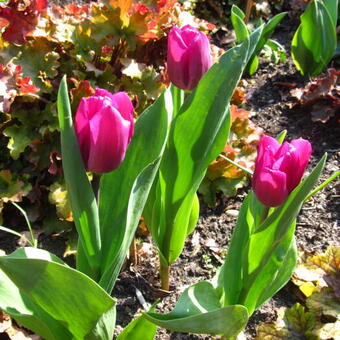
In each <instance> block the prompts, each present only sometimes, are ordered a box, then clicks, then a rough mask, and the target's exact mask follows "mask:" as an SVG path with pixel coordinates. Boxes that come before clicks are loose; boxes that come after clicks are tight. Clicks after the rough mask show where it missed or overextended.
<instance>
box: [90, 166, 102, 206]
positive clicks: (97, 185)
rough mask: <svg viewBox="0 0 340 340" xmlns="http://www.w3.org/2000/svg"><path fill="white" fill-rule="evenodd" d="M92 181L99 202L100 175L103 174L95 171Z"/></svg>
mask: <svg viewBox="0 0 340 340" xmlns="http://www.w3.org/2000/svg"><path fill="white" fill-rule="evenodd" d="M92 176H93V177H92V181H91V185H92V190H93V193H94V196H95V198H96V200H97V204H98V203H99V194H100V190H99V189H100V177H101V174H97V173H95V172H94V173H93V174H92Z"/></svg>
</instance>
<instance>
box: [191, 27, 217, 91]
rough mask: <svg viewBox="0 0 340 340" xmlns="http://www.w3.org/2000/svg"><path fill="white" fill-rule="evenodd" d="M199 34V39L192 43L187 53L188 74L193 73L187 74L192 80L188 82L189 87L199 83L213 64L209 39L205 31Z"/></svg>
mask: <svg viewBox="0 0 340 340" xmlns="http://www.w3.org/2000/svg"><path fill="white" fill-rule="evenodd" d="M198 34H199V35H198V39H196V40H195V41H194V42H193V43H192V44H191V46H190V47H191V48H190V49H188V50H187V53H186V58H187V59H188V61H187V66H188V74H189V75H191V76H190V77H189V76H187V77H188V80H189V81H190V83H188V84H187V87H188V88H189V89H190V88H191V89H192V88H194V87H195V86H196V85H197V84H198V82H199V81H200V79H201V78H202V76H203V75H204V74H205V73H206V72H207V71H208V69H209V68H210V67H211V65H212V57H211V53H210V44H209V40H208V39H207V37H206V36H205V34H204V33H202V32H198Z"/></svg>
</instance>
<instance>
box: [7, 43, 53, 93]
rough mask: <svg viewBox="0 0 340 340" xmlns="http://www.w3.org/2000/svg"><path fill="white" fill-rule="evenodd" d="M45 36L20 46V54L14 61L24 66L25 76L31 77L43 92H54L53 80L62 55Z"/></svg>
mask: <svg viewBox="0 0 340 340" xmlns="http://www.w3.org/2000/svg"><path fill="white" fill-rule="evenodd" d="M53 49H54V46H53V45H52V44H51V43H50V42H49V41H48V40H47V39H45V38H35V39H32V40H30V41H29V42H28V43H27V44H24V45H22V46H20V49H19V50H20V54H19V55H18V56H17V57H16V58H14V59H13V63H14V64H16V65H20V66H22V68H23V74H24V76H25V77H30V78H31V79H32V82H33V84H34V85H35V86H37V87H38V88H40V89H41V90H42V91H43V92H49V93H50V92H52V91H53V86H52V83H51V80H53V79H54V78H55V77H56V76H57V75H58V67H59V65H60V63H59V61H58V60H59V58H60V55H59V54H58V53H57V52H55V51H54V50H53Z"/></svg>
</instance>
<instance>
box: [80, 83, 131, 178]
mask: <svg viewBox="0 0 340 340" xmlns="http://www.w3.org/2000/svg"><path fill="white" fill-rule="evenodd" d="M75 131H76V135H77V139H78V143H79V147H80V151H81V155H82V158H83V161H84V164H85V167H86V169H87V170H89V171H93V172H97V173H105V172H109V171H112V170H114V169H117V168H118V167H119V165H120V164H121V162H122V161H123V159H124V157H125V152H126V149H127V147H128V145H129V143H130V141H131V137H132V135H133V131H134V120H133V105H132V103H131V100H130V98H129V97H128V96H127V94H126V93H125V92H117V93H115V94H112V93H110V92H108V91H106V90H103V89H96V91H95V93H94V95H93V96H91V97H88V98H82V100H81V102H80V104H79V107H78V110H77V113H76V118H75Z"/></svg>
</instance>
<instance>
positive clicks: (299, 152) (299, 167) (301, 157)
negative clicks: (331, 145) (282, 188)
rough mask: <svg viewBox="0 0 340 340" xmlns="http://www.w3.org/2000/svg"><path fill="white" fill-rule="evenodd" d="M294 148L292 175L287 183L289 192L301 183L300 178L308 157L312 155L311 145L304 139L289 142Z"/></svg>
mask: <svg viewBox="0 0 340 340" xmlns="http://www.w3.org/2000/svg"><path fill="white" fill-rule="evenodd" d="M291 144H292V145H293V146H294V147H295V150H294V151H293V154H294V156H295V158H296V161H295V169H294V174H293V175H292V176H291V181H290V183H289V185H290V187H289V189H290V190H293V189H294V188H295V187H296V186H297V185H298V184H299V183H300V181H301V178H302V176H303V174H304V172H305V170H306V167H307V164H308V162H309V159H310V156H311V154H312V145H311V144H310V143H309V142H308V141H307V140H304V139H295V140H292V141H291Z"/></svg>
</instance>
